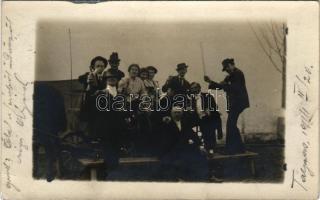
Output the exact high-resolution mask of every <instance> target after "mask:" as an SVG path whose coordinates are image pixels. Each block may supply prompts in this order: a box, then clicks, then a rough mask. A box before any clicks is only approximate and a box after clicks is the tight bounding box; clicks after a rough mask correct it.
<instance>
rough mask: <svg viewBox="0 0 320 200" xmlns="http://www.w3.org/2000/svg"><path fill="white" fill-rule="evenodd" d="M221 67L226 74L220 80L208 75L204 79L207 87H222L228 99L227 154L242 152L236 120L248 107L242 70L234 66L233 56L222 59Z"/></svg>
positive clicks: (242, 147) (242, 146) (243, 148)
mask: <svg viewBox="0 0 320 200" xmlns="http://www.w3.org/2000/svg"><path fill="white" fill-rule="evenodd" d="M222 66H223V69H222V71H226V72H227V73H228V76H226V78H225V79H224V80H223V81H222V82H220V83H216V82H214V81H212V80H211V79H210V78H209V77H208V76H205V77H204V80H205V81H206V82H208V83H209V89H223V90H224V91H225V92H226V93H227V99H228V108H229V111H228V119H227V135H226V151H227V153H229V154H236V153H243V152H244V151H245V147H244V144H243V142H242V139H241V136H240V131H239V129H238V127H237V121H238V118H239V115H240V114H241V113H242V111H243V110H244V109H246V108H248V107H249V97H248V92H247V88H246V82H245V78H244V74H243V72H242V71H241V70H240V69H238V68H237V67H236V66H235V63H234V59H233V58H227V59H224V60H223V61H222Z"/></svg>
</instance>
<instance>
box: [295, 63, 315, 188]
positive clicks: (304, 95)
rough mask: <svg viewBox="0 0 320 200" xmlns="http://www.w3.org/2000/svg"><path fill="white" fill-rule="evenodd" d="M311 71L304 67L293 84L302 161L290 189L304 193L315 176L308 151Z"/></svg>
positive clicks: (310, 121)
mask: <svg viewBox="0 0 320 200" xmlns="http://www.w3.org/2000/svg"><path fill="white" fill-rule="evenodd" d="M312 70H313V66H310V67H305V68H304V72H303V73H302V74H301V75H296V76H295V78H296V79H295V82H294V90H293V92H294V94H296V95H297V97H298V98H299V106H298V116H299V121H300V123H299V127H300V130H299V132H300V134H301V135H302V140H301V147H300V148H301V156H302V161H301V163H302V164H301V165H300V166H298V167H297V168H296V169H294V170H293V171H292V182H291V188H294V186H295V185H298V186H299V187H300V188H302V189H303V190H304V191H308V188H307V185H306V183H307V181H308V180H309V179H310V178H311V177H314V176H315V174H314V172H313V171H312V170H311V167H310V160H309V159H310V158H309V149H310V148H311V144H310V141H309V138H310V133H311V131H310V129H311V127H312V124H313V116H314V113H315V111H313V110H312V109H311V102H310V98H309V89H310V85H311V83H312V79H311V77H312Z"/></svg>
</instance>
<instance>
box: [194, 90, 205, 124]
mask: <svg viewBox="0 0 320 200" xmlns="http://www.w3.org/2000/svg"><path fill="white" fill-rule="evenodd" d="M195 99H196V112H197V114H198V116H199V118H200V119H201V118H202V117H204V116H205V115H206V114H205V112H204V110H202V98H201V95H200V94H197V95H196V96H195Z"/></svg>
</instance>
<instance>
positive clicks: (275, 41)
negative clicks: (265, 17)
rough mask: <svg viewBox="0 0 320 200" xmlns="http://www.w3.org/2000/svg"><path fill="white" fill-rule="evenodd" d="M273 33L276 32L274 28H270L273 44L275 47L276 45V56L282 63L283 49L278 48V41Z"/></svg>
mask: <svg viewBox="0 0 320 200" xmlns="http://www.w3.org/2000/svg"><path fill="white" fill-rule="evenodd" d="M275 32H276V31H275V30H274V27H273V26H272V31H271V33H272V38H273V41H274V43H275V45H276V48H277V55H278V56H279V58H280V60H281V62H282V63H283V59H284V58H283V53H282V51H283V48H281V46H280V44H279V40H278V38H277V36H276V33H275Z"/></svg>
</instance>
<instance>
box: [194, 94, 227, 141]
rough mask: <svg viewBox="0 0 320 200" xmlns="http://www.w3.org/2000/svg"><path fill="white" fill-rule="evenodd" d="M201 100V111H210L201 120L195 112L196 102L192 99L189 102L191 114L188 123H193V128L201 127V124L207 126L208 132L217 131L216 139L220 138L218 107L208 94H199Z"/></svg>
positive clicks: (220, 128)
mask: <svg viewBox="0 0 320 200" xmlns="http://www.w3.org/2000/svg"><path fill="white" fill-rule="evenodd" d="M201 99H202V104H201V105H202V110H204V111H205V110H208V109H209V111H210V114H209V116H205V117H203V118H202V119H200V118H199V115H198V113H197V111H196V100H195V99H194V98H193V99H192V100H191V103H192V104H191V108H192V109H193V111H192V112H191V114H190V115H191V117H190V120H191V121H190V123H193V125H194V126H196V125H200V126H201V125H202V124H203V123H206V124H209V126H208V127H211V128H210V132H211V131H212V132H215V130H217V132H218V137H219V138H222V121H221V117H220V113H219V111H218V107H217V104H216V101H215V99H214V97H213V96H212V95H210V94H209V93H203V92H202V93H201Z"/></svg>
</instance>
